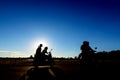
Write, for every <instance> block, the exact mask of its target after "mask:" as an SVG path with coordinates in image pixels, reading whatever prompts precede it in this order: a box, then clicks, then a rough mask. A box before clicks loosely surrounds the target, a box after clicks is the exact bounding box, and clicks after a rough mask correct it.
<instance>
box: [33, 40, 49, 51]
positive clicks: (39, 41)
mask: <svg viewBox="0 0 120 80" xmlns="http://www.w3.org/2000/svg"><path fill="white" fill-rule="evenodd" d="M40 44H43V47H46V46H49V44H48V42H47V41H46V40H36V41H34V43H33V49H34V50H35V49H37V47H38V46H39V45H40Z"/></svg>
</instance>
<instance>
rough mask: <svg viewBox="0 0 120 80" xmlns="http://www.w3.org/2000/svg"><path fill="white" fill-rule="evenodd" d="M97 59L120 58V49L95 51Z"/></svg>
mask: <svg viewBox="0 0 120 80" xmlns="http://www.w3.org/2000/svg"><path fill="white" fill-rule="evenodd" d="M95 57H96V58H97V59H109V60H120V50H112V51H109V52H107V51H102V52H97V53H95Z"/></svg>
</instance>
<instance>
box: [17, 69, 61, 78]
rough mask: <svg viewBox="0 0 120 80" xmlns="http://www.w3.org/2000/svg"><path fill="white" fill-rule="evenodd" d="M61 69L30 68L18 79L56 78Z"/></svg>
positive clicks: (58, 76) (59, 74)
mask: <svg viewBox="0 0 120 80" xmlns="http://www.w3.org/2000/svg"><path fill="white" fill-rule="evenodd" d="M62 73H63V71H62V70H61V69H59V68H56V67H52V68H49V67H42V68H31V69H29V70H28V71H27V73H26V74H24V75H23V76H21V77H20V79H19V80H58V79H60V78H62Z"/></svg>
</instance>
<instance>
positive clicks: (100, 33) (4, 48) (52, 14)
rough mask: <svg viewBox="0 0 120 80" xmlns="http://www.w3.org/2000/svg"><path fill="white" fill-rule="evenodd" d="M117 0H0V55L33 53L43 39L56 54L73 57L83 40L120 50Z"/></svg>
mask: <svg viewBox="0 0 120 80" xmlns="http://www.w3.org/2000/svg"><path fill="white" fill-rule="evenodd" d="M119 4H120V1H119V0H8V1H7V0H1V1H0V37H1V38H0V56H1V57H23V56H30V55H34V53H35V50H36V48H37V46H38V44H39V43H43V45H44V46H48V47H49V50H50V49H53V51H52V53H53V56H55V57H74V56H78V54H79V53H80V46H81V45H82V42H83V41H84V40H87V41H89V42H90V46H91V47H92V48H94V47H98V49H97V51H111V50H119V49H120V36H119V34H120V5H119ZM49 50H48V51H49Z"/></svg>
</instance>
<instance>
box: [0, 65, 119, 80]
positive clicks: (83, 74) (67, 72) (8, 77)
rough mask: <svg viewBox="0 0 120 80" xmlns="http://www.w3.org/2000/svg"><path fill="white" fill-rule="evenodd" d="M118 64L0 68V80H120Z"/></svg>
mask: <svg viewBox="0 0 120 80" xmlns="http://www.w3.org/2000/svg"><path fill="white" fill-rule="evenodd" d="M119 72H120V65H119V63H100V64H94V65H80V64H74V65H70V64H68V65H63V64H62V65H54V66H53V67H50V66H39V67H38V68H34V67H33V66H20V65H19V66H17V65H16V66H15V65H14V66H12V65H10V66H8V65H1V66H0V80H86V79H94V80H97V79H107V80H108V79H114V80H115V79H120V77H119V76H120V73H119Z"/></svg>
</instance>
